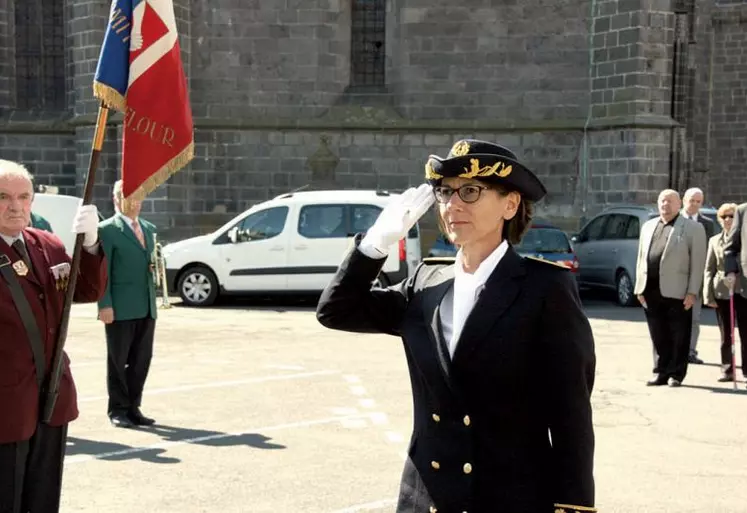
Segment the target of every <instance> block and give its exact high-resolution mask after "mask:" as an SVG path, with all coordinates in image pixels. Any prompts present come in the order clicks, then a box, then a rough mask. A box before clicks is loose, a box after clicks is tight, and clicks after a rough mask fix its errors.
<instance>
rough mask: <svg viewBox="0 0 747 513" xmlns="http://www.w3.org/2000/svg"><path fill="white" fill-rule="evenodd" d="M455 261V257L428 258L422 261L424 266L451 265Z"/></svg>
mask: <svg viewBox="0 0 747 513" xmlns="http://www.w3.org/2000/svg"><path fill="white" fill-rule="evenodd" d="M455 260H456V258H455V257H428V258H424V259H423V264H425V265H438V264H446V265H449V264H453V263H454V261H455Z"/></svg>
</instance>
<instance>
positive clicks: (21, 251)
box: [12, 239, 33, 271]
mask: <svg viewBox="0 0 747 513" xmlns="http://www.w3.org/2000/svg"><path fill="white" fill-rule="evenodd" d="M12 248H13V249H15V250H16V253H18V255H19V256H20V257H21V258H22V259H23V262H24V263H25V264H26V267H28V268H29V270H30V271H33V268H32V267H31V259H30V258H29V254H28V252H27V251H26V245H25V244H24V243H23V241H22V240H21V239H16V241H15V242H14V243H13V244H12Z"/></svg>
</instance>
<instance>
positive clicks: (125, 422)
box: [109, 413, 135, 428]
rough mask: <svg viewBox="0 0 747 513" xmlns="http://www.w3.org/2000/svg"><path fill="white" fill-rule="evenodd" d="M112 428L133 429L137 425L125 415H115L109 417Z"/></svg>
mask: <svg viewBox="0 0 747 513" xmlns="http://www.w3.org/2000/svg"><path fill="white" fill-rule="evenodd" d="M109 421H110V422H111V423H112V426H114V427H119V428H133V427H135V424H134V423H133V422H132V421H131V420H130V419H129V417H128V416H127V415H125V414H124V413H114V414H112V415H111V416H110V417H109Z"/></svg>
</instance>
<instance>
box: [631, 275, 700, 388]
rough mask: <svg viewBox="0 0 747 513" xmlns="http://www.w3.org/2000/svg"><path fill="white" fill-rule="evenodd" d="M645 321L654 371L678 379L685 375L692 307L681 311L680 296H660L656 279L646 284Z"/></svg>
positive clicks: (662, 377)
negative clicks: (652, 355) (649, 337)
mask: <svg viewBox="0 0 747 513" xmlns="http://www.w3.org/2000/svg"><path fill="white" fill-rule="evenodd" d="M643 297H644V298H645V299H646V321H647V323H648V331H649V333H650V334H651V341H652V342H653V343H654V374H658V375H659V377H660V378H661V379H665V378H674V379H676V380H678V381H682V380H684V379H685V375H687V359H688V356H689V354H690V335H691V333H692V319H693V317H692V309H690V310H685V306H684V304H683V300H682V299H673V298H668V297H662V295H661V291H660V289H659V282H658V280H651V278H650V277H649V282H648V283H647V284H646V290H645V291H644V292H643Z"/></svg>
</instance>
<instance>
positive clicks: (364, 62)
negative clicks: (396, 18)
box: [350, 0, 386, 86]
mask: <svg viewBox="0 0 747 513" xmlns="http://www.w3.org/2000/svg"><path fill="white" fill-rule="evenodd" d="M385 35H386V0H352V24H351V34H350V36H351V37H350V42H351V45H352V47H351V49H350V75H351V78H350V84H351V85H352V86H383V85H384V84H385V83H386V82H385V65H386V59H385V56H386V52H385V44H384V41H385Z"/></svg>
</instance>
